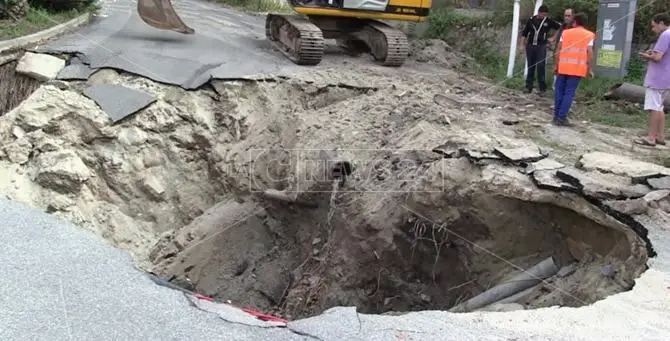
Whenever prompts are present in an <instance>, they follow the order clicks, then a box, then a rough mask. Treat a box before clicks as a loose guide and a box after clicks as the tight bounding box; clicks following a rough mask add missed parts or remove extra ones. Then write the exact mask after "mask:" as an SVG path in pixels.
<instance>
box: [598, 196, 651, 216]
mask: <svg viewBox="0 0 670 341" xmlns="http://www.w3.org/2000/svg"><path fill="white" fill-rule="evenodd" d="M603 205H605V206H606V207H608V208H610V209H612V210H614V211H616V212H620V213H623V214H625V215H628V216H633V215H638V214H645V213H647V211H648V210H649V206H648V205H647V202H646V201H645V200H644V199H642V198H637V199H630V200H605V201H603Z"/></svg>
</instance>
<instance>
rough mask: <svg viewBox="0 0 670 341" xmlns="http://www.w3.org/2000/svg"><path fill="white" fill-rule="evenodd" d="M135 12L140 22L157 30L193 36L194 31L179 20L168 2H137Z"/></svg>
mask: <svg viewBox="0 0 670 341" xmlns="http://www.w3.org/2000/svg"><path fill="white" fill-rule="evenodd" d="M137 12H138V13H139V15H140V18H142V21H144V22H145V23H147V25H149V26H151V27H154V28H157V29H159V30H170V31H175V32H178V33H183V34H193V33H195V30H194V29H192V28H190V27H188V26H186V24H185V23H184V22H183V21H182V20H181V18H179V15H177V12H175V10H174V7H172V2H170V0H138V1H137Z"/></svg>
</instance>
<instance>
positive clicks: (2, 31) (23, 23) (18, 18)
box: [0, 0, 97, 40]
mask: <svg viewBox="0 0 670 341" xmlns="http://www.w3.org/2000/svg"><path fill="white" fill-rule="evenodd" d="M95 10H97V8H96V7H95V6H94V5H93V0H34V1H28V0H0V40H7V39H13V38H16V37H20V36H24V35H27V34H31V33H35V32H39V31H41V30H44V29H47V28H49V27H52V26H55V25H58V24H61V23H63V22H66V21H68V20H71V19H73V18H75V17H77V16H79V15H81V14H84V13H91V12H93V11H95Z"/></svg>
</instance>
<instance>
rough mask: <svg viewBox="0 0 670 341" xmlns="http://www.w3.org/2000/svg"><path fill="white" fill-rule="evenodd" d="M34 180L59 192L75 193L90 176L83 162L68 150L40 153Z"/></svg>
mask: <svg viewBox="0 0 670 341" xmlns="http://www.w3.org/2000/svg"><path fill="white" fill-rule="evenodd" d="M36 170H37V171H36V175H35V182H37V183H38V184H39V185H40V186H42V187H44V188H48V189H52V190H54V191H56V192H59V193H77V192H79V191H80V190H81V187H82V185H83V183H84V182H85V181H86V180H88V179H89V178H90V176H91V172H90V170H89V169H88V167H86V165H85V164H84V162H83V161H82V160H81V158H79V156H77V155H76V154H75V153H74V152H72V151H69V150H61V151H53V152H47V153H43V154H40V155H39V156H38V157H37V160H36Z"/></svg>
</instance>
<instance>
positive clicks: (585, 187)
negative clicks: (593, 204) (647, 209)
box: [556, 167, 651, 199]
mask: <svg viewBox="0 0 670 341" xmlns="http://www.w3.org/2000/svg"><path fill="white" fill-rule="evenodd" d="M556 176H557V177H558V178H559V179H561V180H563V181H565V182H568V183H570V184H571V185H573V186H575V187H577V188H579V189H580V190H581V191H582V193H584V194H585V195H587V196H590V197H594V198H597V199H629V198H640V197H643V196H644V195H645V194H647V193H649V192H650V191H651V189H649V187H647V186H646V185H640V184H637V185H633V184H632V183H631V179H630V178H628V177H625V176H619V175H614V174H604V173H600V172H597V171H593V172H584V171H582V170H579V169H576V168H574V167H564V168H561V169H558V170H557V171H556Z"/></svg>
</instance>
